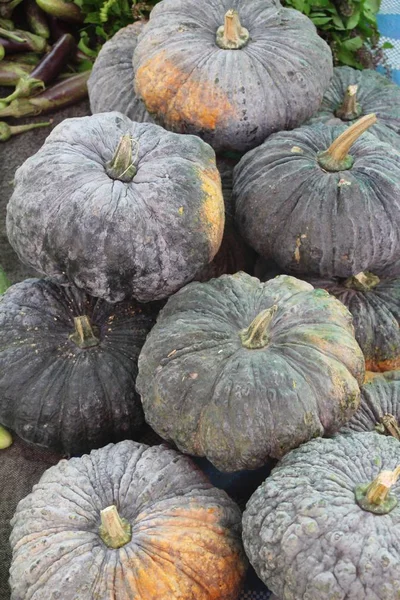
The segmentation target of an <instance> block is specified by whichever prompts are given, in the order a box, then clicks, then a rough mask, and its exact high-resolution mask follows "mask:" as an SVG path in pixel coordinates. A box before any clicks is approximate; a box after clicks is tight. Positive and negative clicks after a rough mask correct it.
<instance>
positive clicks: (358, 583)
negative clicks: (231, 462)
mask: <svg viewBox="0 0 400 600" xmlns="http://www.w3.org/2000/svg"><path fill="white" fill-rule="evenodd" d="M399 462H400V446H399V442H398V441H397V440H395V439H393V438H389V437H384V436H379V435H377V434H375V433H353V434H352V435H347V436H343V435H340V436H336V437H335V438H334V439H323V438H319V439H315V440H312V441H310V442H308V443H306V444H303V445H302V446H300V448H297V449H296V450H293V451H292V452H290V453H289V454H287V455H286V456H285V457H284V458H283V460H282V461H281V463H280V464H279V465H278V466H277V467H276V468H275V469H274V470H273V471H272V474H271V476H270V477H268V478H267V479H266V481H265V482H264V483H263V484H262V485H261V486H260V487H259V488H258V490H257V491H256V492H255V493H254V494H253V496H252V497H251V498H250V500H249V502H248V503H247V507H246V510H245V512H244V515H243V542H244V547H245V550H246V553H247V555H248V557H249V559H250V562H251V564H252V565H253V567H254V568H255V570H256V572H257V573H258V575H259V577H261V579H262V580H263V581H264V582H265V583H266V585H267V586H268V587H269V589H271V590H272V591H273V592H274V594H275V595H276V597H277V598H278V599H279V600H294V599H296V600H345V599H346V600H347V599H348V600H370V599H371V598H376V599H378V598H379V600H393V599H394V598H397V597H398V596H399V595H400V571H399V562H400V551H399V546H398V542H397V540H398V539H399V535H400V503H399V500H400V485H399V483H400V482H399V481H398V480H397V478H398V477H399V475H400V466H399Z"/></svg>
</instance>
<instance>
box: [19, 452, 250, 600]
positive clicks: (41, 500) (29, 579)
mask: <svg viewBox="0 0 400 600" xmlns="http://www.w3.org/2000/svg"><path fill="white" fill-rule="evenodd" d="M12 527H13V529H12V533H11V537H10V542H11V547H12V549H13V558H12V565H11V569H10V585H11V589H12V596H11V599H12V600H19V599H21V598H26V600H28V598H30V599H32V600H36V599H38V598H48V599H50V598H62V599H63V600H72V599H74V600H93V598H96V599H98V600H108V599H109V598H115V599H118V600H132V599H133V598H135V600H183V599H188V600H189V598H190V599H191V598H196V599H198V600H234V599H236V598H237V597H238V595H239V592H240V586H241V583H242V580H243V576H244V573H245V570H246V561H245V558H244V556H243V554H244V553H243V549H242V544H241V513H240V511H239V508H238V507H237V506H236V504H235V503H234V502H233V501H232V500H231V499H230V498H229V497H228V496H227V494H225V492H223V491H221V490H217V489H216V488H214V487H213V486H212V485H211V484H210V483H209V482H208V480H207V478H206V477H205V476H204V475H203V474H202V473H201V471H200V470H199V469H198V468H197V467H195V465H194V464H193V463H192V462H191V460H190V459H189V458H187V457H185V456H182V455H179V453H177V452H176V451H174V450H171V449H168V448H166V447H165V446H154V447H152V448H150V447H149V446H147V445H145V444H138V443H135V442H132V441H125V442H120V443H119V444H116V445H113V444H110V445H108V446H106V447H105V448H101V449H100V450H95V451H93V452H91V453H90V455H89V456H87V455H86V456H83V457H82V458H73V459H71V460H69V461H66V460H63V461H61V462H60V463H59V464H58V465H57V466H55V467H52V468H51V469H49V470H48V471H46V472H45V473H44V475H43V476H42V478H41V479H40V481H39V483H38V484H37V485H36V486H35V487H34V488H33V492H32V493H31V494H30V495H29V496H27V497H26V498H25V499H24V500H22V501H21V502H20V503H19V504H18V507H17V510H16V512H15V515H14V517H13V520H12ZM60 590H62V591H60Z"/></svg>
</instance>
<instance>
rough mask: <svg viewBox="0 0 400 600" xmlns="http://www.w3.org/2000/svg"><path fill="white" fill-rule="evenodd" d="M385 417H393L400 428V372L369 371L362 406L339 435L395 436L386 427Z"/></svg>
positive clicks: (362, 389) (364, 386) (363, 389)
mask: <svg viewBox="0 0 400 600" xmlns="http://www.w3.org/2000/svg"><path fill="white" fill-rule="evenodd" d="M385 415H392V416H393V417H394V419H395V421H396V422H397V425H398V427H400V371H387V372H386V373H374V372H370V371H368V372H367V373H366V377H365V382H364V385H363V386H362V388H361V402H360V406H359V407H358V409H357V412H355V413H354V415H353V417H352V418H351V419H350V421H349V422H348V423H346V425H345V426H344V427H342V429H341V430H340V432H339V433H353V432H360V431H378V433H383V434H385V435H393V434H392V433H391V432H390V430H389V429H390V426H389V429H388V428H387V427H385V425H384V423H385V419H384V418H383V417H384V416H385ZM382 425H383V427H382ZM399 432H400V429H399ZM394 437H396V436H394Z"/></svg>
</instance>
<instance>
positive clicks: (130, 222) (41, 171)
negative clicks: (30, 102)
mask: <svg viewBox="0 0 400 600" xmlns="http://www.w3.org/2000/svg"><path fill="white" fill-rule="evenodd" d="M223 229H224V202H223V197H222V190H221V181H220V176H219V173H218V170H217V167H216V164H215V153H214V151H213V149H212V148H211V147H210V146H208V145H207V144H205V143H204V142H203V141H202V140H201V139H200V138H198V137H195V136H184V135H178V134H175V133H170V132H168V131H165V130H164V129H162V128H161V127H158V126H157V125H153V124H150V123H134V122H132V121H131V120H130V119H128V117H125V116H124V115H122V114H120V113H118V112H111V113H102V114H98V115H93V116H91V117H82V118H77V119H66V120H64V121H63V122H62V123H60V124H59V125H58V126H57V127H55V128H54V129H53V131H52V132H51V134H50V135H49V137H48V138H47V139H46V142H45V143H44V145H43V146H42V148H41V149H40V150H39V151H38V152H37V153H36V154H35V155H34V156H32V157H30V158H28V160H26V161H25V163H24V164H23V165H22V166H21V167H20V168H19V169H18V170H17V172H16V174H15V189H14V193H13V195H12V197H11V199H10V201H9V204H8V207H7V233H8V237H9V240H10V242H11V245H12V246H13V247H14V249H15V250H16V252H17V253H18V255H19V256H20V258H21V259H22V260H23V261H24V262H25V263H27V264H29V265H30V266H32V267H34V268H36V269H37V270H38V271H40V272H43V273H45V274H46V275H49V276H51V277H56V278H57V279H58V280H59V281H60V282H61V283H64V282H68V281H71V282H72V283H74V284H75V285H77V286H78V287H80V288H83V289H84V290H85V291H86V292H87V293H90V294H91V295H93V296H96V297H101V298H104V299H106V300H108V301H110V302H117V301H121V300H123V299H124V298H127V297H130V296H133V297H134V298H136V299H137V300H139V301H142V302H149V301H151V300H157V299H160V298H164V297H167V296H169V295H170V294H171V293H173V292H174V291H176V290H177V289H178V288H180V287H181V286H183V285H184V284H185V283H186V282H187V281H190V280H191V279H193V277H194V276H195V274H196V272H197V271H198V270H199V269H200V268H201V267H203V266H205V265H206V264H208V263H209V262H210V261H211V260H212V259H213V258H214V256H215V254H216V253H217V251H218V249H219V247H220V244H221V239H222V234H223Z"/></svg>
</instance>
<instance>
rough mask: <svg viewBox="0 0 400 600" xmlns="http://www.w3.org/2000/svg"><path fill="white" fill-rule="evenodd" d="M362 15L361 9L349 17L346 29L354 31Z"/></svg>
mask: <svg viewBox="0 0 400 600" xmlns="http://www.w3.org/2000/svg"><path fill="white" fill-rule="evenodd" d="M360 15H361V11H360V9H357V10H355V11H354V13H353V14H352V15H351V17H349V18H348V19H347V21H346V29H354V27H357V25H358V22H359V20H360Z"/></svg>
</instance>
